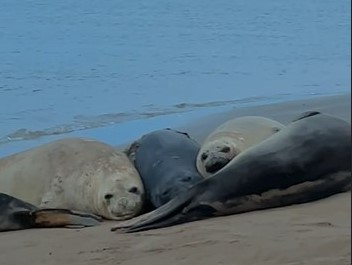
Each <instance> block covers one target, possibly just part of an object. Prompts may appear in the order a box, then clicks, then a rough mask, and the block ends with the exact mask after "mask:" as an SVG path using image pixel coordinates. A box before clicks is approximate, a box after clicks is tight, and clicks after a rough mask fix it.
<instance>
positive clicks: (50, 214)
mask: <svg viewBox="0 0 352 265" xmlns="http://www.w3.org/2000/svg"><path fill="white" fill-rule="evenodd" d="M31 216H32V222H33V227H42V228H44V227H45V228H50V227H66V228H82V227H89V226H96V225H99V224H100V223H101V221H102V219H101V218H100V217H98V216H96V215H93V214H87V213H82V212H76V211H71V210H67V209H40V210H35V211H32V212H31Z"/></svg>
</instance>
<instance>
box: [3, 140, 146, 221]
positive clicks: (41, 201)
mask: <svg viewBox="0 0 352 265" xmlns="http://www.w3.org/2000/svg"><path fill="white" fill-rule="evenodd" d="M0 192H2V193H6V194H9V195H11V196H14V197H16V198H18V199H21V200H23V201H25V202H28V203H30V204H33V205H35V206H36V207H40V208H65V209H70V210H75V211H81V212H86V213H92V214H95V215H98V216H101V217H103V218H105V219H114V220H124V219H129V218H131V217H133V216H136V215H138V214H139V213H140V211H141V209H142V204H143V201H144V187H143V183H142V180H141V179H140V176H139V174H138V172H137V170H136V169H135V167H134V166H133V164H132V163H131V161H130V160H129V159H128V157H127V156H126V155H125V154H124V153H123V152H120V151H117V150H116V149H114V148H113V147H111V146H109V145H107V144H104V143H101V142H98V141H95V140H91V139H81V138H68V139H63V140H58V141H54V142H51V143H48V144H44V145H41V146H39V147H36V148H33V149H30V150H27V151H24V152H20V153H18V154H14V155H11V156H8V157H5V158H2V159H1V160H0Z"/></svg>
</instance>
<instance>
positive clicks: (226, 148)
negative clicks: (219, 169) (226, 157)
mask: <svg viewBox="0 0 352 265" xmlns="http://www.w3.org/2000/svg"><path fill="white" fill-rule="evenodd" d="M220 152H222V153H228V152H230V147H228V146H224V147H223V148H221V150H220Z"/></svg>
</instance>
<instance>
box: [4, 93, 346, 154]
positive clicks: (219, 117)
mask: <svg viewBox="0 0 352 265" xmlns="http://www.w3.org/2000/svg"><path fill="white" fill-rule="evenodd" d="M350 101H351V93H345V94H338V95H323V96H316V97H312V98H311V97H309V98H308V99H298V100H297V99H292V100H289V101H280V102H277V103H263V104H257V105H250V106H240V107H232V109H231V106H228V107H226V109H223V108H217V109H216V110H214V109H212V108H206V109H204V110H202V111H194V112H192V111H191V112H184V113H178V114H173V115H165V116H158V117H153V118H148V119H142V120H134V121H130V122H125V123H121V124H116V125H113V126H109V127H102V128H97V129H89V130H85V131H76V132H73V133H67V134H62V135H52V136H45V137H41V138H37V139H33V140H20V141H13V142H9V143H6V144H2V145H0V159H1V157H5V156H8V155H11V154H14V153H17V152H21V151H24V150H28V149H30V148H33V147H35V146H38V145H40V144H44V143H47V142H50V141H54V140H58V139H62V138H68V137H87V138H93V139H97V140H98V141H102V142H105V143H107V144H110V145H113V146H115V147H117V148H124V147H125V146H126V145H128V144H129V143H131V142H132V141H134V140H136V139H138V138H139V137H141V136H142V135H143V134H145V133H148V132H150V131H153V130H157V129H162V128H166V127H170V128H173V129H177V130H183V131H185V132H187V133H189V134H190V135H191V136H192V137H193V138H195V139H196V140H198V141H200V142H202V141H203V140H204V138H205V136H206V135H207V134H208V133H210V131H211V130H212V129H214V128H215V127H216V126H218V125H219V124H220V123H222V122H224V121H226V120H228V119H231V118H234V117H238V116H244V115H263V116H266V117H268V118H271V119H274V120H278V121H279V122H281V123H288V122H289V120H290V119H292V118H293V112H294V111H295V110H296V108H297V107H299V108H301V110H302V112H303V111H306V110H311V109H312V108H314V109H316V110H321V111H324V112H327V113H330V114H332V115H337V116H339V115H340V114H339V113H340V112H341V111H339V110H341V109H343V108H349V109H351V102H350ZM336 105H340V106H336ZM283 109H284V112H285V113H286V114H285V115H283V113H282V110H283ZM204 113H206V114H204ZM341 117H342V118H344V119H347V120H349V121H350V119H351V112H350V111H349V112H346V113H345V114H342V116H341ZM170 120H171V122H169V121H170ZM141 128H143V129H141ZM126 138H127V139H126ZM118 139H126V140H123V141H119V140H118Z"/></svg>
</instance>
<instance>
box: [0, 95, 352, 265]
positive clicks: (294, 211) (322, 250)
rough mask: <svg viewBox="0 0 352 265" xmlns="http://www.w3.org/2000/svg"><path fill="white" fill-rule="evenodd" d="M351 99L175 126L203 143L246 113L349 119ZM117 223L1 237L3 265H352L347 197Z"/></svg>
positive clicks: (239, 111)
mask: <svg viewBox="0 0 352 265" xmlns="http://www.w3.org/2000/svg"><path fill="white" fill-rule="evenodd" d="M350 101H351V95H350V94H349V95H342V96H331V97H330V96H329V97H321V98H315V99H310V100H301V101H291V102H285V103H279V104H272V105H265V106H257V107H250V108H242V109H234V110H232V111H228V112H225V113H221V114H215V115H212V116H209V117H206V118H204V119H202V120H197V121H194V122H192V124H185V126H183V127H181V128H177V129H182V130H185V131H187V132H188V133H189V134H191V135H192V136H193V137H195V138H196V139H197V140H199V141H202V140H203V139H204V137H205V136H206V135H207V134H208V133H209V132H210V131H211V130H212V129H214V128H215V127H216V126H217V125H219V124H220V123H222V122H223V121H225V120H227V119H230V118H232V117H236V116H242V115H262V116H266V117H269V118H273V119H276V120H278V121H280V122H282V123H288V122H289V121H290V120H291V119H293V118H294V117H295V116H296V115H298V114H299V113H301V112H303V111H307V110H318V111H322V112H325V113H328V114H332V115H336V116H338V117H341V118H343V119H346V120H348V121H350V119H351V103H350ZM170 127H172V124H170ZM115 224H116V223H115V222H105V223H104V224H102V225H101V226H98V227H93V228H85V229H32V230H24V231H14V232H5V233H0V264H1V265H22V264H35V265H42V264H48V265H54V264H60V265H62V264H72V265H79V264H82V265H83V264H85V265H89V264H97V265H100V264H104V265H116V264H123V265H134V264H135V265H138V264H143V265H149V264H150V265H151V264H153V265H159V264H160V265H161V264H167V265H171V264H180V265H181V264H193V265H197V264H201V265H213V264H240V265H245V264H248V265H252V264H262V265H265V264H280V265H281V264H290V265H299V264H307V265H308V264H309V265H317V264H319V265H325V264H326V265H347V264H351V193H349V192H348V193H343V194H338V195H335V196H332V197H329V198H326V199H324V200H320V201H317V202H312V203H307V204H302V205H294V206H290V207H285V208H277V209H270V210H265V211H256V212H251V213H245V214H240V215H233V216H227V217H219V218H212V219H208V220H203V221H197V222H192V223H186V224H182V225H178V226H174V227H169V228H163V229H157V230H151V231H146V232H140V233H135V234H122V233H118V232H110V228H111V227H112V226H113V225H115Z"/></svg>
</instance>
